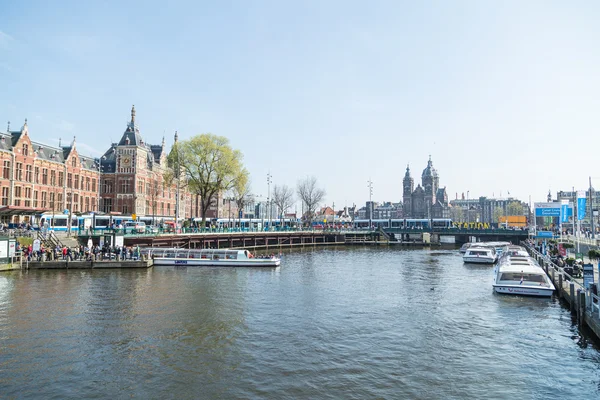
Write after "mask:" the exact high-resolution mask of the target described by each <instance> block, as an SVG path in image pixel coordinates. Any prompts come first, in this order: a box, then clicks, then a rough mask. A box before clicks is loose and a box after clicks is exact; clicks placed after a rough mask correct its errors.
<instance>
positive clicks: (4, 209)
mask: <svg viewBox="0 0 600 400" xmlns="http://www.w3.org/2000/svg"><path fill="white" fill-rule="evenodd" d="M50 211H51V210H49V209H47V208H31V207H16V206H1V207H0V215H31V214H41V213H45V212H50Z"/></svg>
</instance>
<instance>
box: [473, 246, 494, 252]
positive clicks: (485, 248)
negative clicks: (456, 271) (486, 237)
mask: <svg viewBox="0 0 600 400" xmlns="http://www.w3.org/2000/svg"><path fill="white" fill-rule="evenodd" d="M474 251H485V252H487V253H492V252H493V251H494V249H493V248H490V247H469V248H468V249H467V253H472V252H474Z"/></svg>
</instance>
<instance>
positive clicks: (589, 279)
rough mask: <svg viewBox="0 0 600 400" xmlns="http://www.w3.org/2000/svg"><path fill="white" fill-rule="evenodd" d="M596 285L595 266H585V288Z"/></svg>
mask: <svg viewBox="0 0 600 400" xmlns="http://www.w3.org/2000/svg"><path fill="white" fill-rule="evenodd" d="M592 283H594V264H583V287H584V288H586V289H587V288H588V287H589V285H590V284H592Z"/></svg>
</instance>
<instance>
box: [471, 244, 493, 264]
mask: <svg viewBox="0 0 600 400" xmlns="http://www.w3.org/2000/svg"><path fill="white" fill-rule="evenodd" d="M497 259H498V257H497V256H496V251H495V250H494V248H493V247H475V246H471V247H469V248H468V249H467V251H466V253H465V254H464V255H463V261H464V262H466V263H477V264H493V263H495V262H496V260H497Z"/></svg>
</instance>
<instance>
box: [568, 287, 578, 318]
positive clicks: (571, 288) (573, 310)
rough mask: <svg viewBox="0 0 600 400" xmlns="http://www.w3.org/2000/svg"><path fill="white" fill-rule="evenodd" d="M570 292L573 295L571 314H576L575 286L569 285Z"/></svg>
mask: <svg viewBox="0 0 600 400" xmlns="http://www.w3.org/2000/svg"><path fill="white" fill-rule="evenodd" d="M569 292H570V293H571V314H574V313H575V310H576V309H575V284H574V283H573V282H571V283H569Z"/></svg>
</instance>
